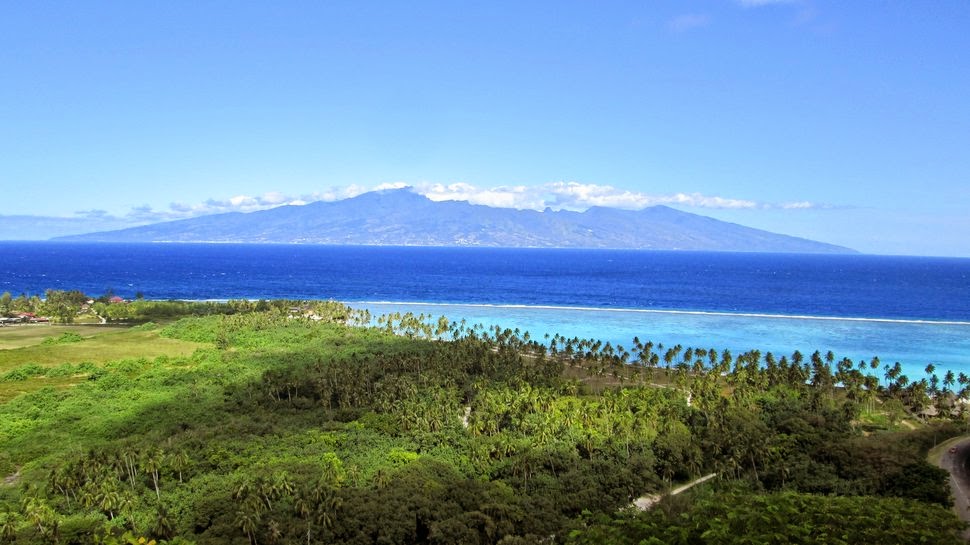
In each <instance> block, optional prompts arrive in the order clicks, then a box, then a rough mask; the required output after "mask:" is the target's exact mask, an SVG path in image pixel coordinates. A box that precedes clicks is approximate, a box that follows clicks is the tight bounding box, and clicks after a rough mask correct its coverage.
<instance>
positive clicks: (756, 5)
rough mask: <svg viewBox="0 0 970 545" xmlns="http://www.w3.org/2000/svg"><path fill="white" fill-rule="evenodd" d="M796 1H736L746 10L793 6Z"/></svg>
mask: <svg viewBox="0 0 970 545" xmlns="http://www.w3.org/2000/svg"><path fill="white" fill-rule="evenodd" d="M796 1H797V0H736V2H737V3H738V4H740V5H741V6H742V7H746V8H760V7H762V6H773V5H779V4H794V3H795V2H796Z"/></svg>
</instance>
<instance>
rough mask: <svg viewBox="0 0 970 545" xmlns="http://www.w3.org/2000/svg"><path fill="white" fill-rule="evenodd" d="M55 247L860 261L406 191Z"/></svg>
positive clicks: (795, 241)
mask: <svg viewBox="0 0 970 545" xmlns="http://www.w3.org/2000/svg"><path fill="white" fill-rule="evenodd" d="M53 240H59V241H77V242H82V241H83V242H238V243H302V244H336V245H342V244H347V245H350V244H356V245H397V246H490V247H529V248H613V249H644V250H693V251H729V252H791V253H855V251H854V250H851V249H849V248H845V247H842V246H836V245H833V244H826V243H823V242H817V241H813V240H808V239H804V238H798V237H792V236H787V235H781V234H777V233H771V232H768V231H763V230H760V229H753V228H750V227H745V226H742V225H738V224H735V223H729V222H724V221H720V220H716V219H713V218H709V217H706V216H700V215H697V214H691V213H688V212H682V211H679V210H675V209H673V208H669V207H666V206H652V207H649V208H645V209H643V210H638V211H634V210H621V209H616V208H605V207H593V208H590V209H588V210H586V211H584V212H575V211H569V210H559V211H553V210H551V209H548V208H547V209H546V210H544V211H541V212H540V211H536V210H517V209H511V208H495V207H490V206H484V205H474V204H469V203H467V202H461V201H443V202H435V201H432V200H430V199H428V198H427V197H425V196H422V195H419V194H417V193H414V192H412V191H411V190H410V189H408V188H404V189H394V190H384V191H373V192H370V193H364V194H362V195H359V196H357V197H353V198H349V199H345V200H341V201H334V202H314V203H311V204H307V205H302V206H292V205H289V206H280V207H278V208H273V209H270V210H262V211H258V212H249V213H239V212H235V213H228V214H216V215H211V216H203V217H198V218H192V219H185V220H178V221H170V222H164V223H156V224H152V225H145V226H141V227H133V228H129V229H121V230H117V231H105V232H98V233H89V234H83V235H72V236H64V237H57V238H54V239H53Z"/></svg>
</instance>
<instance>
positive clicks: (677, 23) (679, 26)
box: [667, 13, 711, 32]
mask: <svg viewBox="0 0 970 545" xmlns="http://www.w3.org/2000/svg"><path fill="white" fill-rule="evenodd" d="M709 24H711V18H710V16H708V15H707V14H704V13H685V14H683V15H678V16H677V17H674V18H673V19H670V20H669V21H667V28H668V29H670V30H671V31H673V32H687V31H688V30H693V29H695V28H701V27H706V26H707V25H709Z"/></svg>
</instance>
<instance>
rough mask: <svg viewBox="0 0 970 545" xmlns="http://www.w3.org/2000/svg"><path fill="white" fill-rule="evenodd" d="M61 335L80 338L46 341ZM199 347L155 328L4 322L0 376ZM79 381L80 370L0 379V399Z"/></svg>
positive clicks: (182, 352)
mask: <svg viewBox="0 0 970 545" xmlns="http://www.w3.org/2000/svg"><path fill="white" fill-rule="evenodd" d="M65 334H75V335H78V336H80V340H77V341H76V342H66V343H52V342H51V341H52V340H56V339H59V338H61V337H62V336H63V335H65ZM74 338H75V339H77V337H74ZM45 341H46V343H45ZM201 346H205V345H203V344H201V343H194V342H189V341H183V340H178V339H169V338H165V337H162V336H160V335H159V333H158V330H151V329H150V330H145V329H140V328H127V327H125V328H119V327H106V326H98V325H80V326H77V325H73V326H58V325H18V326H7V327H3V328H0V377H2V376H3V374H4V373H6V372H8V371H11V370H13V369H16V368H18V367H21V366H24V365H29V364H33V365H38V366H40V367H56V366H59V365H62V364H65V363H68V364H79V363H93V364H95V365H99V366H100V365H102V364H105V363H107V362H111V361H117V360H124V359H137V358H147V359H154V358H156V357H159V356H169V357H177V356H188V355H190V354H192V352H194V351H195V350H196V349H197V348H199V347H201ZM84 380H86V375H84V374H76V375H71V376H57V377H46V376H35V377H30V378H28V379H26V380H7V381H2V380H0V403H3V402H6V401H8V400H10V399H13V398H14V397H16V396H18V395H20V394H23V393H27V392H33V391H36V390H39V389H41V388H46V387H53V388H67V387H70V386H72V385H74V384H77V383H78V382H81V381H84Z"/></svg>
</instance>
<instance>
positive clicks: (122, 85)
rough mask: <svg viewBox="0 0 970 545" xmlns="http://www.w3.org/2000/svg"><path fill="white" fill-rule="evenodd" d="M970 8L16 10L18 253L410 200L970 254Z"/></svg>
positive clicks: (7, 77)
mask: <svg viewBox="0 0 970 545" xmlns="http://www.w3.org/2000/svg"><path fill="white" fill-rule="evenodd" d="M968 28H970V2H965V1H935V2H891V3H890V2H875V1H872V2H821V1H811V0H803V1H798V0H792V1H787V2H786V1H770V0H746V1H742V0H723V1H712V2H689V1H678V2H673V1H670V2H664V1H659V2H610V1H603V2H588V1H584V2H564V1H557V2H548V3H546V2H496V1H490V2H468V3H460V2H440V3H438V2H407V3H405V2H380V3H378V2H266V3H255V2H224V3H223V2H155V3H149V2H91V3H44V2H25V3H12V2H10V3H5V4H2V5H0V74H2V78H0V81H2V84H0V150H2V154H0V158H2V159H0V187H2V195H0V239H10V238H24V237H39V236H45V235H47V236H49V235H50V234H60V233H61V232H65V231H74V232H77V231H89V230H97V229H99V228H101V227H105V226H108V227H115V226H121V225H128V224H133V223H144V222H147V221H158V220H163V219H173V218H180V217H188V216H193V215H199V214H205V213H213V212H223V211H230V210H244V211H245V210H254V209H259V208H263V207H267V206H273V205H278V204H283V203H294V202H295V203H300V202H309V201H312V200H319V199H330V200H332V199H336V198H343V197H346V196H352V195H355V194H358V193H360V192H363V191H367V190H371V189H374V188H379V187H398V186H402V185H409V186H413V187H415V188H416V191H418V192H421V193H424V194H427V195H429V196H431V197H432V198H436V199H449V198H450V199H465V200H471V201H472V202H478V203H484V204H494V205H503V206H514V207H520V208H526V207H528V208H540V209H541V208H543V207H545V206H552V207H554V208H560V207H566V208H572V209H583V208H585V207H588V206H591V205H596V204H603V205H610V206H621V207H626V208H640V207H643V206H649V205H651V204H670V205H673V206H676V207H677V208H680V209H682V210H686V211H690V212H695V213H700V214H704V215H709V216H713V217H716V218H719V219H725V220H729V221H734V222H737V223H742V224H745V225H750V226H753V227H759V228H764V229H769V230H772V231H777V232H782V233H787V234H793V235H798V236H804V237H809V238H815V239H819V240H824V241H826V242H832V243H836V244H843V245H846V246H850V247H853V248H856V249H858V250H861V251H864V252H871V253H887V254H924V255H956V256H970V214H968V213H967V208H968V204H970V151H968V150H970V100H968V99H967V97H970V32H968V31H967V29H968Z"/></svg>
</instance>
